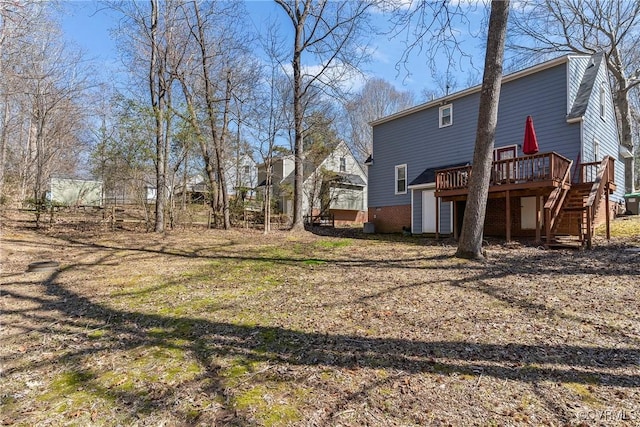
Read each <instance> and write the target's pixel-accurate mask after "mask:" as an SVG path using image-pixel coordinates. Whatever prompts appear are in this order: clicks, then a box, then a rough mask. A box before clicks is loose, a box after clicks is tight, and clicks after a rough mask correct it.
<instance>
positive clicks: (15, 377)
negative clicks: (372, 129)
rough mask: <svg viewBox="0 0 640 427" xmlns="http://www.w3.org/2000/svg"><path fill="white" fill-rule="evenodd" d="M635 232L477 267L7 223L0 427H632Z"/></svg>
mask: <svg viewBox="0 0 640 427" xmlns="http://www.w3.org/2000/svg"><path fill="white" fill-rule="evenodd" d="M639 230H640V220H638V219H637V218H635V219H627V220H619V221H616V222H615V223H614V228H613V234H614V236H620V237H616V238H614V239H613V240H612V242H610V243H607V242H605V241H603V240H597V241H596V242H595V249H594V250H592V251H573V250H567V251H563V250H558V251H545V250H542V249H541V248H536V247H534V246H525V245H513V244H512V245H508V246H507V245H501V244H498V243H495V244H492V245H490V246H489V247H488V248H487V252H488V255H489V260H488V261H487V262H485V263H478V262H473V261H466V260H460V259H456V258H453V257H452V255H453V254H454V253H455V246H453V244H454V243H453V242H451V241H435V240H430V239H424V238H418V237H394V238H387V237H385V238H382V237H380V236H366V237H367V238H364V237H365V236H364V235H358V234H357V233H351V234H353V237H349V238H347V237H329V236H318V235H314V234H311V233H301V234H288V233H285V232H277V233H274V234H271V235H268V236H264V235H262V234H261V233H259V232H256V231H248V230H232V231H220V230H187V231H173V232H171V233H168V234H167V235H165V236H158V235H155V234H151V233H150V234H144V233H133V232H115V233H111V232H100V233H97V232H84V233H78V232H60V231H57V232H56V231H50V232H48V233H43V232H36V231H35V230H32V229H29V228H25V227H17V226H16V227H14V226H12V225H11V223H10V222H7V221H3V225H2V236H1V239H2V241H1V247H0V248H1V253H0V255H1V261H2V274H1V276H0V301H1V309H2V314H1V316H2V318H1V325H0V338H1V342H2V345H1V346H0V358H1V359H0V360H1V372H0V397H1V407H0V422H1V423H3V424H5V425H24V426H35V425H43V426H44V425H54V426H58V425H78V426H87V425H96V426H100V425H104V426H112V425H123V426H128V425H140V426H143V425H153V426H158V425H165V426H177V425H203V426H205V425H206V426H213V425H219V426H223V425H230V426H249V425H261V426H285V425H311V426H321V425H322V426H324V425H327V426H337V425H342V426H364V425H371V426H385V425H389V426H396V425H397V426H413V425H453V426H470V425H479V426H493V425H495V426H502V425H594V424H598V425H629V426H633V425H639V424H640V311H639V308H638V305H639V303H640V299H639V296H640V253H639V252H637V251H633V250H629V248H630V247H631V248H633V247H640V231H639ZM41 260H55V261H58V262H59V263H60V268H59V270H58V271H53V272H28V273H27V272H25V271H26V270H27V267H28V265H29V264H30V263H32V262H34V261H41Z"/></svg>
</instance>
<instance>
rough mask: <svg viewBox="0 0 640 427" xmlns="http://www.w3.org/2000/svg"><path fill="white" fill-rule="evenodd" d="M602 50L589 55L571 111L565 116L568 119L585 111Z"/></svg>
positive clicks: (596, 74) (594, 81) (601, 56)
mask: <svg viewBox="0 0 640 427" xmlns="http://www.w3.org/2000/svg"><path fill="white" fill-rule="evenodd" d="M603 57H604V53H603V52H598V53H596V54H595V55H593V56H592V57H591V62H590V64H589V66H588V67H587V69H586V70H585V72H584V75H583V76H582V81H581V82H580V87H579V88H578V93H577V94H576V99H575V101H573V106H572V107H571V112H570V113H569V115H568V116H567V120H568V121H572V120H575V119H578V118H580V117H582V116H584V114H585V113H586V112H587V106H588V105H589V100H590V99H591V93H592V92H593V86H594V85H595V83H596V77H598V70H600V64H602V58H603Z"/></svg>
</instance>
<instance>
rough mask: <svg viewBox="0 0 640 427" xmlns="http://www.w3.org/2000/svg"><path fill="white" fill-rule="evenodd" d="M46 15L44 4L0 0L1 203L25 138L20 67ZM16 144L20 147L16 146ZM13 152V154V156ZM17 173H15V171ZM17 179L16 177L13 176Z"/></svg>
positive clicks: (6, 196) (25, 110) (7, 198)
mask: <svg viewBox="0 0 640 427" xmlns="http://www.w3.org/2000/svg"><path fill="white" fill-rule="evenodd" d="M44 18H45V7H44V5H42V4H37V3H36V2H28V1H24V2H7V1H1V2H0V75H1V76H2V79H0V203H2V202H6V201H8V200H9V197H8V194H7V193H6V192H5V188H4V184H5V178H9V176H8V175H9V174H8V172H11V171H10V169H11V168H12V166H13V168H14V170H15V169H16V166H17V164H19V163H20V162H18V161H16V160H17V159H16V158H15V153H16V151H20V149H19V147H20V141H22V140H24V132H23V129H24V126H23V122H24V120H25V118H26V117H27V116H28V114H30V113H29V112H28V109H24V108H22V106H23V103H24V93H23V92H24V91H23V86H22V84H21V81H20V79H19V76H18V74H17V73H16V71H17V70H19V69H20V68H21V66H20V64H21V63H23V62H24V61H25V60H27V58H25V52H26V51H28V49H25V47H27V46H29V40H31V39H32V37H33V35H35V34H36V33H37V28H39V27H38V22H39V21H41V20H42V19H44ZM16 145H17V146H18V147H16ZM11 153H13V156H12V155H10V154H11ZM14 175H15V174H14ZM13 179H14V180H15V176H14V177H13Z"/></svg>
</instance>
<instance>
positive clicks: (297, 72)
mask: <svg viewBox="0 0 640 427" xmlns="http://www.w3.org/2000/svg"><path fill="white" fill-rule="evenodd" d="M303 30H304V21H303V22H302V23H301V22H298V25H297V26H296V37H295V46H294V52H293V62H292V65H293V121H294V134H295V143H294V150H293V151H294V181H293V222H292V225H291V230H292V231H299V230H303V229H304V223H303V222H302V198H303V194H304V193H303V191H304V188H303V187H304V138H303V130H304V128H303V126H304V123H303V120H304V108H303V105H302V96H303V90H302V68H301V59H302V50H301V49H302V35H303Z"/></svg>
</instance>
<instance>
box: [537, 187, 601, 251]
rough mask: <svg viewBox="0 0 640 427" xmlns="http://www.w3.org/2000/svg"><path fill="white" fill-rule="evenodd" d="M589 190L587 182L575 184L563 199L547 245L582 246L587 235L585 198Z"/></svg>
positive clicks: (560, 246)
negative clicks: (551, 236)
mask: <svg viewBox="0 0 640 427" xmlns="http://www.w3.org/2000/svg"><path fill="white" fill-rule="evenodd" d="M590 191H591V185H589V184H575V185H574V186H572V187H571V188H570V189H569V191H568V193H567V196H566V198H565V200H564V203H563V205H562V208H561V210H560V213H559V214H558V219H557V220H556V221H555V224H554V226H553V228H552V229H551V233H552V235H553V238H552V240H551V241H550V242H548V243H547V246H549V247H554V248H582V247H584V245H585V244H586V237H587V206H586V203H587V199H588V198H589V193H590Z"/></svg>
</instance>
